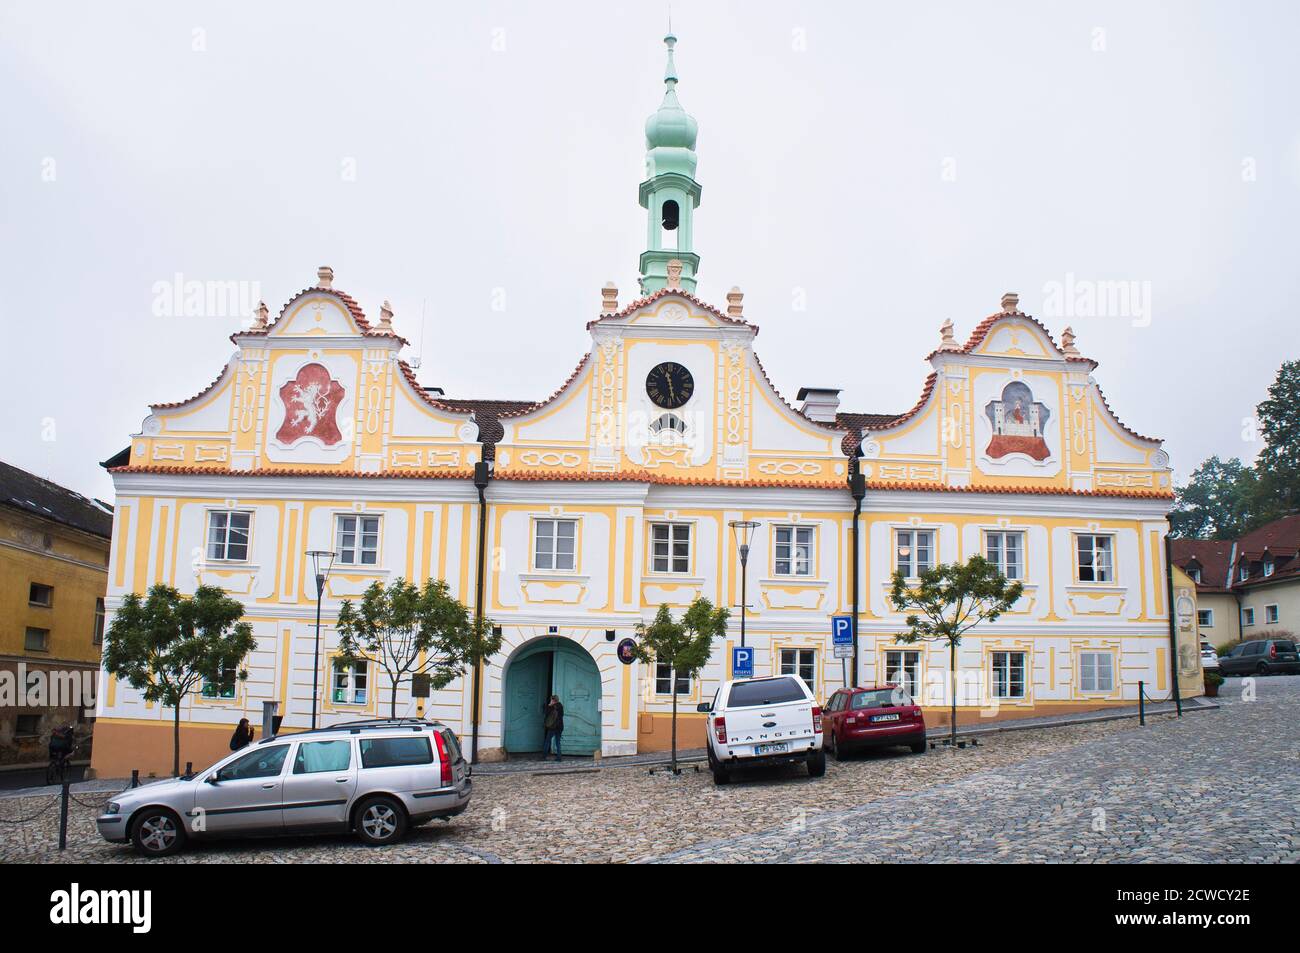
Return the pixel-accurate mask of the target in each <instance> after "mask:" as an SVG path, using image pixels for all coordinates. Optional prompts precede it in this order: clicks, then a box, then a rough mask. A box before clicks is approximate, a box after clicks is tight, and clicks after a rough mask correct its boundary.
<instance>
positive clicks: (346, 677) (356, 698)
mask: <svg viewBox="0 0 1300 953" xmlns="http://www.w3.org/2000/svg"><path fill="white" fill-rule="evenodd" d="M369 678H370V663H369V662H356V663H354V664H352V665H345V664H344V663H342V662H335V663H334V686H333V690H334V704H336V705H364V704H365V703H366V689H367V687H368V682H369Z"/></svg>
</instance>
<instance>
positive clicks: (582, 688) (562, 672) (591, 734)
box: [551, 643, 600, 754]
mask: <svg viewBox="0 0 1300 953" xmlns="http://www.w3.org/2000/svg"><path fill="white" fill-rule="evenodd" d="M552 685H553V688H552V689H551V691H552V693H553V694H555V695H559V696H560V703H561V704H562V705H564V734H563V735H562V736H561V738H560V745H561V748H562V750H563V753H564V754H592V753H593V752H594V751H596V750H597V749H598V748H599V747H600V670H599V669H597V668H596V663H595V662H594V661H592V658H591V656H590V655H588V654H587V653H586V652H585V651H584V650H583V649H582V648H581V647H579V646H576V645H565V644H564V643H560V647H559V648H558V649H557V650H556V652H555V663H554V669H553V676H552Z"/></svg>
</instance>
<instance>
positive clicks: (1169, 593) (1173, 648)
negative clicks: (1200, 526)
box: [1165, 526, 1200, 718]
mask: <svg viewBox="0 0 1300 953" xmlns="http://www.w3.org/2000/svg"><path fill="white" fill-rule="evenodd" d="M1170 528H1171V527H1168V526H1166V527H1165V610H1166V612H1167V613H1168V614H1169V668H1170V671H1171V672H1172V673H1173V677H1174V692H1173V697H1174V705H1175V706H1176V707H1177V708H1178V717H1179V718H1181V717H1183V696H1182V691H1181V689H1180V688H1179V686H1178V620H1177V618H1176V617H1175V616H1174V555H1173V547H1172V546H1170V545H1169V530H1170ZM1197 650H1198V651H1199V650H1200V645H1199V643H1198V644H1197Z"/></svg>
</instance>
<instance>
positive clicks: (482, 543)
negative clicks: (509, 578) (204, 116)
mask: <svg viewBox="0 0 1300 953" xmlns="http://www.w3.org/2000/svg"><path fill="white" fill-rule="evenodd" d="M491 479H492V466H491V464H489V463H488V462H487V461H486V460H480V461H478V462H477V463H475V464H474V486H475V488H477V489H478V567H477V575H476V577H475V583H474V620H475V632H476V633H478V634H480V635H481V634H482V626H483V577H484V573H485V571H486V568H487V552H486V549H487V492H486V491H487V485H488V481H489V480H491ZM482 691H483V660H482V659H477V660H475V663H474V692H473V698H472V700H471V701H470V706H471V707H470V725H471V726H472V734H471V737H470V748H469V763H470V764H478V712H479V699H480V698H481V697H482Z"/></svg>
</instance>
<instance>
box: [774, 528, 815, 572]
mask: <svg viewBox="0 0 1300 953" xmlns="http://www.w3.org/2000/svg"><path fill="white" fill-rule="evenodd" d="M812 558H813V528H812V527H811V526H778V527H777V528H776V568H775V573H776V575H778V576H810V575H812Z"/></svg>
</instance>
